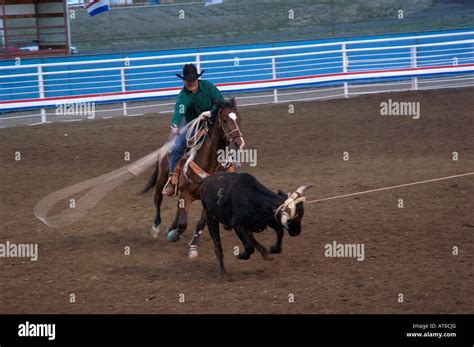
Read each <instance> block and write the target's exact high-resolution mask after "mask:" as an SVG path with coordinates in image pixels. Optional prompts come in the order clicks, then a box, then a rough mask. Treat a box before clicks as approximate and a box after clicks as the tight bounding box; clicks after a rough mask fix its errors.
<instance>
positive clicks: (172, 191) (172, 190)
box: [161, 163, 181, 196]
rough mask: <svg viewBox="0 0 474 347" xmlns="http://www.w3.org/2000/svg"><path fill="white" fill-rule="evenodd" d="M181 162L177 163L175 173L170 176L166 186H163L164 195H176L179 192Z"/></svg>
mask: <svg viewBox="0 0 474 347" xmlns="http://www.w3.org/2000/svg"><path fill="white" fill-rule="evenodd" d="M180 164H181V163H179V164H178V165H176V168H175V169H174V171H173V173H172V174H171V175H170V176H169V178H168V181H167V182H166V185H165V187H164V188H163V191H162V192H161V193H162V194H163V195H166V196H176V193H177V187H176V186H177V184H178V178H179V173H180V171H181V165H180Z"/></svg>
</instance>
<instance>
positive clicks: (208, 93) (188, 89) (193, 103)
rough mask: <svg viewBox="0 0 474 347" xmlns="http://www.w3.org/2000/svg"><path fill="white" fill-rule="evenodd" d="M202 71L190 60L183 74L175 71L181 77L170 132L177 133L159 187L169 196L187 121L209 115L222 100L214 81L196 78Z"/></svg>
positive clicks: (174, 191)
mask: <svg viewBox="0 0 474 347" xmlns="http://www.w3.org/2000/svg"><path fill="white" fill-rule="evenodd" d="M203 73H204V70H203V71H202V72H201V73H198V71H197V69H196V67H195V66H194V65H193V64H186V65H184V68H183V74H182V75H180V74H176V76H177V77H179V78H181V79H182V80H183V81H184V86H183V89H182V90H181V92H180V93H179V95H178V98H177V99H176V104H175V111H174V116H173V118H172V119H171V134H170V136H171V137H173V136H177V138H176V142H175V145H174V147H173V150H172V151H171V154H170V168H169V178H168V182H167V183H166V185H165V187H164V188H163V195H167V196H173V195H174V194H175V193H176V185H177V183H178V178H179V171H180V168H179V167H178V162H179V161H180V160H181V158H182V156H183V155H184V152H185V151H186V133H187V131H188V128H189V123H190V122H191V121H192V120H194V119H196V118H198V117H203V118H209V117H210V116H211V111H212V110H213V107H214V105H215V103H216V102H217V101H223V100H224V97H223V96H222V94H221V92H220V91H219V89H217V87H216V86H215V85H214V84H212V83H211V82H209V81H206V80H200V79H199V78H200V77H201V76H202V74H203ZM182 123H183V124H182ZM181 125H182V127H181V129H180V128H179V127H180V126H181Z"/></svg>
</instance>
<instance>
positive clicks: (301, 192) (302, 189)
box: [295, 185, 312, 195]
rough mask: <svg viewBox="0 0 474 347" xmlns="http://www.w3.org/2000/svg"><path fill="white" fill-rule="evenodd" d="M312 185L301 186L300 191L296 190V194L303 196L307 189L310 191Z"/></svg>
mask: <svg viewBox="0 0 474 347" xmlns="http://www.w3.org/2000/svg"><path fill="white" fill-rule="evenodd" d="M311 187H312V185H309V186H301V187H299V188H298V189H296V192H295V193H298V194H299V195H303V192H304V191H305V190H306V189H309V188H311Z"/></svg>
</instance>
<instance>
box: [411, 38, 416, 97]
mask: <svg viewBox="0 0 474 347" xmlns="http://www.w3.org/2000/svg"><path fill="white" fill-rule="evenodd" d="M410 53H411V67H413V68H416V67H417V66H418V64H417V59H418V57H417V51H416V46H412V47H411V49H410ZM412 89H413V90H418V77H413V78H412Z"/></svg>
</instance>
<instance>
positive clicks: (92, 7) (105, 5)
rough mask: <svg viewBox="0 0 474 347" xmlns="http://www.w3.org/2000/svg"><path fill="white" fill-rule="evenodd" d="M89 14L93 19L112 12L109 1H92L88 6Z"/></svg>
mask: <svg viewBox="0 0 474 347" xmlns="http://www.w3.org/2000/svg"><path fill="white" fill-rule="evenodd" d="M86 9H87V13H89V15H90V16H91V17H93V16H95V15H97V14H99V13H102V12H107V11H109V10H110V7H109V0H92V1H91V2H89V3H88V4H87V5H86Z"/></svg>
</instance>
